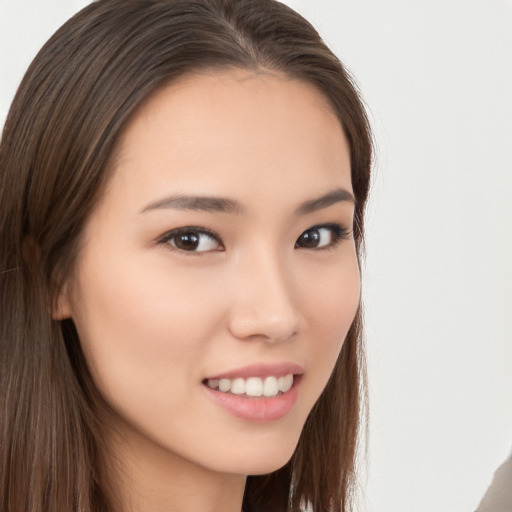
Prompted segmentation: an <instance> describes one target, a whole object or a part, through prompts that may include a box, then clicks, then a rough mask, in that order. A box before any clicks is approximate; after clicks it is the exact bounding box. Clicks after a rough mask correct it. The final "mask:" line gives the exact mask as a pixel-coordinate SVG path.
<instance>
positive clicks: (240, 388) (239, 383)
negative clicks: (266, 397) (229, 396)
mask: <svg viewBox="0 0 512 512" xmlns="http://www.w3.org/2000/svg"><path fill="white" fill-rule="evenodd" d="M231 393H234V394H235V395H243V394H244V393H245V380H244V379H235V380H233V382H231Z"/></svg>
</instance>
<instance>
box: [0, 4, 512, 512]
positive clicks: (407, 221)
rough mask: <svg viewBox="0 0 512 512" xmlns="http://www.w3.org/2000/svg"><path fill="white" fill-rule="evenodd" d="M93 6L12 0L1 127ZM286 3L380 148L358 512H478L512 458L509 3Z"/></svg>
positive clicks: (0, 30)
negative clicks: (355, 99) (323, 46)
mask: <svg viewBox="0 0 512 512" xmlns="http://www.w3.org/2000/svg"><path fill="white" fill-rule="evenodd" d="M86 3H88V2H86V1H79V0H44V1H41V0H0V119H1V120H3V119H4V117H5V115H6V112H7V109H8V105H9V103H10V101H11V100H12V97H13V95H14V92H15V88H16V86H17V84H18V82H19V80H20V79H21V76H22V73H23V72H24V70H25V68H26V67H27V65H28V64H29V62H30V60H31V59H32V58H33V56H34V55H35V53H36V51H37V50H38V48H39V47H40V46H41V45H42V43H43V42H44V41H45V40H46V39H47V38H48V37H49V36H50V35H51V33H53V31H54V30H55V29H56V28H58V26H59V25H60V24H61V23H62V22H63V21H64V20H65V19H67V18H68V17H69V16H70V15H71V14H72V13H74V12H75V11H76V10H77V9H78V8H80V7H81V6H83V5H85V4H86ZM287 3H288V4H290V5H291V6H292V7H294V8H296V9H297V10H299V11H300V12H302V13H303V14H304V15H305V16H306V17H307V18H308V19H309V20H310V21H312V22H313V24H314V25H315V26H316V27H317V28H318V29H319V30H320V32H321V34H322V35H323V36H324V38H325V39H326V41H327V42H328V43H329V44H330V45H331V47H332V48H333V49H334V50H335V52H336V53H337V54H338V55H339V56H340V58H341V59H342V61H343V62H344V63H345V64H346V65H347V66H348V68H349V69H350V70H351V71H352V72H353V74H354V75H355V77H356V78H357V81H358V83H359V84H360V88H361V90H362V92H363V96H364V97H365V100H366V102H367V104H368V108H369V113H370V117H371V120H372V123H373V125H374V129H375V135H376V142H377V160H376V165H375V176H374V184H373V190H372V197H371V206H370V210H369V222H368V244H367V258H366V264H365V271H364V296H365V303H366V321H367V344H368V356H369V372H370V391H371V411H370V412H371V417H370V443H369V458H368V475H367V482H366V483H364V481H363V488H364V496H363V498H362V500H361V503H360V507H359V510H360V511H368V512H371V511H375V512H434V511H436V512H437V511H439V512H441V511H443V512H450V511H453V512H459V511H471V510H474V509H475V508H476V506H477V504H478V501H479V499H480V498H481V496H482V494H483V492H484V490H485V488H486V487H487V485H488V484H489V482H490V480H491V477H492V473H493V471H494V469H495V468H496V467H497V466H498V464H499V463H500V462H501V461H502V460H503V459H504V458H505V457H506V456H507V454H508V453H509V451H510V448H511V447H512V398H511V397H512V320H511V317H512V149H511V145H512V2H510V1H506V0H479V1H475V0H473V1H472V0H461V1H458V0H443V1H441V0H425V1H422V0H402V1H398V0H386V1H380V0H373V1H368V0H345V1H341V0H336V1H335V0H288V1H287Z"/></svg>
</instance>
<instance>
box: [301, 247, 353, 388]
mask: <svg viewBox="0 0 512 512" xmlns="http://www.w3.org/2000/svg"><path fill="white" fill-rule="evenodd" d="M360 287H361V282H360V273H359V266H358V263H357V258H356V256H355V253H354V255H353V257H351V258H350V260H349V261H348V262H347V263H346V264H344V265H341V264H340V265H333V267H332V268H331V270H330V272H326V273H325V274H324V277H323V278H322V279H318V280H317V286H316V287H315V290H314V291H312V290H311V289H310V290H309V292H308V294H307V296H308V305H307V306H306V310H307V311H308V317H307V322H308V325H309V326H310V331H311V332H310V335H309V336H308V339H309V345H308V351H309V357H308V360H309V361H310V362H311V363H310V364H312V365H314V367H312V368H311V370H312V373H314V375H315V377H316V379H317V381H318V385H319V386H320V387H321V388H322V389H323V387H324V386H325V384H326V383H327V381H328V379H329V377H330V375H331V373H332V370H333V368H334V365H335V364H336V361H337V358H338V355H339V353H340V350H341V348H342V346H343V342H344V340H345V337H346V335H347V333H348V331H349V329H350V327H351V325H352V322H353V320H354V317H355V314H356V312H357V309H358V306H359V302H360Z"/></svg>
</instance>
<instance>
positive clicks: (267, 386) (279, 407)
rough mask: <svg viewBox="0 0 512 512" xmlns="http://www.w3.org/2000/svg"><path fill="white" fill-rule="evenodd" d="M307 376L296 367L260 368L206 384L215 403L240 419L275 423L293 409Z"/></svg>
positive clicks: (215, 378)
mask: <svg viewBox="0 0 512 512" xmlns="http://www.w3.org/2000/svg"><path fill="white" fill-rule="evenodd" d="M303 372H304V370H303V369H302V367H300V366H299V365H296V364H292V363H282V364H272V365H267V364H258V365H251V366H247V367H244V368H239V369H237V370H232V371H229V372H225V373H222V374H218V375H215V376H213V377H209V378H206V379H204V380H203V384H204V389H205V391H206V393H207V395H208V396H209V397H210V398H211V399H212V400H213V401H214V403H216V404H217V405H219V406H220V407H221V408H222V409H224V410H226V411H228V412H229V413H231V414H232V415H234V416H236V417H237V418H241V419H243V420H247V421H259V422H261V421H274V420H277V419H279V418H281V417H283V416H285V415H286V414H287V413H288V412H289V411H290V410H291V409H292V408H293V406H294V404H295V402H296V401H297V397H298V388H299V383H300V380H301V378H302V374H303Z"/></svg>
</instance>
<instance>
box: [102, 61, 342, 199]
mask: <svg viewBox="0 0 512 512" xmlns="http://www.w3.org/2000/svg"><path fill="white" fill-rule="evenodd" d="M127 181H130V182H132V183H133V184H134V185H135V188H137V189H139V192H140V190H142V189H145V188H148V191H149V189H152V190H153V191H154V193H156V192H157V188H158V186H161V187H165V186H168V185H172V186H173V187H174V188H176V189H181V188H185V189H186V188H187V187H190V186H193V187H197V188H199V189H203V188H204V189H205V192H208V193H211V192H213V193H215V192H216V190H215V187H217V186H218V185H219V184H222V188H223V190H222V193H223V194H225V193H228V194H229V193H230V189H233V192H234V193H237V190H238V192H239V185H240V182H242V184H243V185H244V188H245V189H252V190H254V191H256V190H259V189H261V188H262V187H263V188H267V189H268V186H269V184H272V183H275V184H276V185H280V186H282V184H283V183H286V182H288V183H289V185H290V187H291V185H292V184H294V185H300V183H301V182H302V181H304V182H305V183H304V185H305V186H309V187H311V186H312V185H313V182H316V183H317V185H318V188H319V191H320V192H323V189H324V188H325V187H331V188H332V186H333V185H339V186H342V187H344V188H348V189H351V183H350V158H349V148H348V144H347V140H346V137H345V135H344V133H343V129H342V126H341V123H340V121H339V119H338V117H337V116H336V114H335V113H334V111H333V109H332V108H331V106H330V104H329V102H328V100H327V99H326V98H325V96H324V95H323V94H322V93H321V92H320V91H319V90H317V89H316V88H315V87H314V86H312V85H311V84H308V83H306V82H303V81H300V80H296V79H291V78H289V77H287V76H285V75H282V74H277V73H272V74H268V73H262V72H259V73H256V72H253V71H245V70H228V71H222V72H219V71H216V72H208V73H201V74H194V75H189V76H186V77H184V78H182V79H180V80H179V81H177V82H174V83H172V84H170V85H168V86H166V87H164V88H162V89H160V90H159V91H157V92H156V93H155V94H153V95H152V96H151V97H150V98H149V99H148V100H147V101H146V102H145V103H144V104H142V106H141V107H140V108H139V109H138V110H137V112H136V113H135V115H134V116H133V117H132V119H131V120H130V122H129V123H128V125H127V126H126V128H125V130H124V132H123V133H122V136H121V137H120V140H119V143H118V146H117V150H116V158H115V165H114V176H113V180H112V185H113V186H116V183H117V184H119V183H120V182H124V183H126V182H127ZM323 181H325V182H326V183H325V184H322V182H323ZM333 181H335V182H337V183H333ZM151 182H152V184H151ZM237 186H238V189H237ZM180 191H181V190H180ZM183 191H185V192H188V190H183ZM199 191H201V190H199ZM314 192H315V191H312V193H313V194H314Z"/></svg>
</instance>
